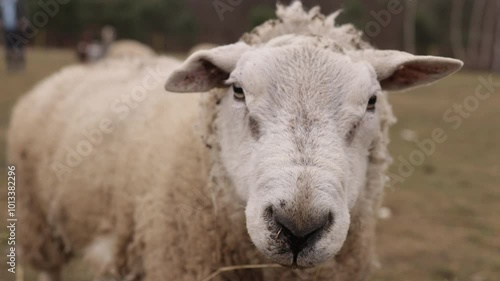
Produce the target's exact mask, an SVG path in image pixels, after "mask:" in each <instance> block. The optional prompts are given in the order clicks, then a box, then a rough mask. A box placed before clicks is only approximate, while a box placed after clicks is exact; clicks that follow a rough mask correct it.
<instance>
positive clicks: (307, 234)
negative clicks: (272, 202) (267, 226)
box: [273, 208, 333, 256]
mask: <svg viewBox="0 0 500 281" xmlns="http://www.w3.org/2000/svg"><path fill="white" fill-rule="evenodd" d="M308 211H309V212H307V211H306V212H304V213H302V214H297V213H295V212H294V213H295V216H294V215H289V214H287V213H286V212H284V211H283V210H281V209H274V208H273V216H274V221H275V223H276V224H277V225H278V227H279V228H280V229H279V235H278V236H280V235H283V237H284V238H285V241H286V242H287V244H288V246H289V247H290V249H291V251H292V252H293V253H294V256H297V255H298V254H299V253H300V252H301V251H302V250H303V249H304V248H305V247H307V246H308V245H309V246H310V245H313V244H314V243H316V241H318V240H319V238H320V237H321V235H322V233H323V232H324V231H325V230H327V229H328V228H329V227H330V226H331V225H332V224H333V214H332V213H331V212H328V211H324V212H318V211H311V210H308ZM307 213H309V214H307Z"/></svg>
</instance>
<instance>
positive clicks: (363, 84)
mask: <svg viewBox="0 0 500 281" xmlns="http://www.w3.org/2000/svg"><path fill="white" fill-rule="evenodd" d="M227 83H228V85H229V87H228V88H227V95H225V97H224V98H223V100H222V102H221V105H220V113H219V116H218V119H217V127H218V128H219V136H220V141H221V147H222V153H221V156H222V162H223V163H224V166H225V168H226V169H227V171H228V173H229V175H230V178H231V179H232V181H233V183H234V186H235V187H236V189H237V191H238V193H239V194H240V195H241V197H242V198H244V199H245V200H247V207H246V216H247V228H248V232H249V233H250V237H251V238H252V241H253V242H254V243H255V245H256V246H257V247H258V248H259V249H260V251H261V252H263V253H264V254H265V255H267V256H268V257H270V258H271V259H272V260H274V261H276V262H279V263H280V264H283V265H287V266H299V267H310V266H314V265H317V264H318V263H320V262H323V261H325V260H327V259H329V258H331V257H332V256H334V255H335V254H336V253H337V252H338V251H339V250H340V248H341V247H342V244H343V243H344V240H345V238H346V235H347V231H348V229H349V223H350V218H349V209H350V208H352V207H353V206H354V204H355V202H356V200H357V198H358V194H359V193H360V191H361V190H362V188H363V187H364V185H365V181H366V169H367V161H368V155H369V150H370V145H371V144H372V142H373V141H374V139H375V138H376V137H377V135H378V134H377V133H378V131H379V122H378V115H377V110H376V99H377V98H380V95H382V92H381V90H380V85H379V83H378V81H377V79H376V76H375V72H374V71H373V68H372V67H370V66H369V65H368V64H366V63H363V62H360V63H353V62H352V61H351V60H350V59H349V58H348V57H346V56H344V55H340V54H335V53H333V52H328V51H325V50H321V49H316V48H310V47H279V48H264V49H259V50H255V51H252V52H248V53H246V54H245V55H244V56H242V58H241V59H240V60H239V62H238V64H237V66H236V68H235V70H234V71H233V72H232V73H231V76H230V77H229V79H228V80H227Z"/></svg>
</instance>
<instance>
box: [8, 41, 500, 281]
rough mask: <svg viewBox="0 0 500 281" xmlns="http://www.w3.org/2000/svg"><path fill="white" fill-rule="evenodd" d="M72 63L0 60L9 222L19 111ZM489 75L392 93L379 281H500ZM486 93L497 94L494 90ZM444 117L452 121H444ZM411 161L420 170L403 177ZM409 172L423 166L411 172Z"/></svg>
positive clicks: (498, 115)
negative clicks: (12, 136)
mask: <svg viewBox="0 0 500 281" xmlns="http://www.w3.org/2000/svg"><path fill="white" fill-rule="evenodd" d="M71 63H75V58H74V54H73V53H72V52H70V51H63V50H30V52H29V55H28V67H27V71H26V72H25V73H23V74H19V75H8V74H6V72H5V70H4V69H5V66H4V61H3V60H0V101H1V103H0V107H1V110H0V147H1V149H0V166H1V167H2V168H1V169H2V171H1V173H0V175H1V177H0V181H1V183H0V188H1V192H0V194H1V195H2V196H1V200H0V202H1V204H0V206H2V207H1V208H2V209H1V210H0V219H1V221H2V222H4V223H5V224H6V222H5V218H6V207H5V190H6V177H5V176H6V169H5V165H6V163H5V134H6V127H7V124H8V119H9V116H10V110H11V108H12V106H13V104H14V103H15V101H16V100H17V98H18V97H19V96H20V95H22V94H23V93H24V92H25V91H27V90H28V89H30V88H31V87H32V86H33V85H34V84H35V83H36V82H37V81H39V80H40V79H42V78H43V77H46V76H47V75H49V74H50V73H53V72H54V71H56V70H58V69H60V68H61V67H62V66H64V65H67V64H71ZM488 79H490V74H489V73H476V72H467V71H462V72H461V73H459V74H457V75H455V76H453V77H451V78H448V79H446V80H444V81H442V82H440V83H438V84H435V85H433V86H430V87H426V88H421V89H418V90H414V91H410V92H406V93H391V95H390V100H391V103H392V104H393V107H394V112H395V114H396V116H397V117H398V123H397V124H396V125H395V126H394V127H393V128H392V131H391V139H392V142H391V144H390V150H391V153H392V155H393V158H394V164H393V166H392V168H391V174H392V175H393V176H392V185H391V186H390V187H388V188H387V195H386V200H385V203H384V205H385V206H387V207H388V208H389V209H390V210H391V211H392V216H391V217H390V218H388V219H385V220H381V221H380V223H379V226H378V252H379V259H380V263H381V267H380V269H379V270H378V271H377V272H376V273H375V274H374V276H373V277H372V278H371V280H372V281H466V280H467V281H468V280H470V281H498V280H500V186H499V185H500V184H499V181H498V179H499V176H500V161H499V160H498V157H499V156H500V146H499V145H498V143H500V130H499V125H498V124H499V122H500V75H493V76H491V79H493V81H494V83H493V84H495V83H496V84H498V85H497V86H494V85H491V88H490V89H489V90H490V91H491V95H490V97H488V98H486V100H483V101H479V102H478V103H477V104H474V98H473V96H474V94H475V93H476V88H477V87H478V85H480V84H481V82H480V81H481V80H486V81H488ZM495 81H497V82H495ZM483 83H484V82H483ZM481 93H483V94H486V93H488V89H487V87H484V88H483V89H481ZM464 101H465V102H468V105H467V106H466V108H465V109H464V110H465V112H463V113H462V114H463V115H462V116H461V115H459V114H458V113H453V112H452V113H449V112H447V111H448V110H454V104H462V103H463V102H464ZM475 107H477V108H475ZM445 113H447V114H450V115H448V116H447V117H448V118H453V119H451V120H448V119H443V115H444V114H445ZM459 121H460V122H461V124H458V122H459ZM436 128H440V129H442V130H443V131H441V136H440V137H439V138H438V139H439V140H443V139H446V140H444V142H442V143H436V142H433V143H434V146H435V148H434V149H433V150H434V151H433V152H432V151H431V152H432V153H429V154H430V155H429V156H427V155H425V154H424V152H423V151H422V149H421V148H419V146H418V145H417V143H416V142H415V139H416V140H417V142H420V143H427V146H428V147H431V146H432V145H430V144H429V143H430V141H429V140H430V139H432V136H433V130H435V129H436ZM431 150H432V149H431ZM418 151H420V152H418ZM422 155H425V156H424V159H423V160H424V162H423V163H422V164H419V163H418V161H419V160H420V159H419V158H418V156H422ZM401 159H403V160H401ZM410 159H412V160H410ZM407 161H413V163H416V165H414V164H409V166H410V167H409V166H408V165H407V166H406V167H405V168H406V170H403V171H402V172H403V173H399V172H398V167H400V166H401V165H405V164H404V163H407ZM402 163H403V164H402ZM408 169H410V171H411V170H412V169H414V171H413V173H411V175H408V174H410V173H409V172H408V171H407V170H408ZM406 172H408V173H406ZM394 175H396V176H394ZM398 176H401V177H398ZM4 223H2V224H4ZM1 229H2V231H1V232H0V234H1V235H0V249H1V251H0V252H1V253H2V255H1V256H0V279H1V280H6V281H11V280H12V281H13V280H14V276H13V275H12V274H10V273H9V272H7V268H6V262H5V255H6V254H7V252H6V237H7V232H6V231H5V228H4V227H2V228H1ZM24 272H25V274H24V280H26V281H32V280H35V275H34V273H33V272H32V271H31V270H29V269H28V268H24ZM83 272H84V268H83V267H82V266H81V265H78V264H76V265H73V266H72V267H71V268H69V269H68V270H67V271H66V274H65V278H64V280H65V281H80V280H81V281H83V280H88V274H84V273H83Z"/></svg>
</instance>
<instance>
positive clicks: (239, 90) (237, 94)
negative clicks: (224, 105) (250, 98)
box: [233, 85, 245, 101]
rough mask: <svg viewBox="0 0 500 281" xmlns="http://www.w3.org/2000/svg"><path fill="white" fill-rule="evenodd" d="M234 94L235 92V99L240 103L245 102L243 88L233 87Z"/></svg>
mask: <svg viewBox="0 0 500 281" xmlns="http://www.w3.org/2000/svg"><path fill="white" fill-rule="evenodd" d="M233 92H234V99H236V100H238V101H243V100H245V92H244V91H243V88H241V87H239V86H237V85H233Z"/></svg>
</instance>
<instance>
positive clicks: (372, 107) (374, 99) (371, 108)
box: [366, 96, 377, 111]
mask: <svg viewBox="0 0 500 281" xmlns="http://www.w3.org/2000/svg"><path fill="white" fill-rule="evenodd" d="M376 103H377V96H371V98H370V99H369V100H368V104H367V105H366V110H367V111H375V104H376Z"/></svg>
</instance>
